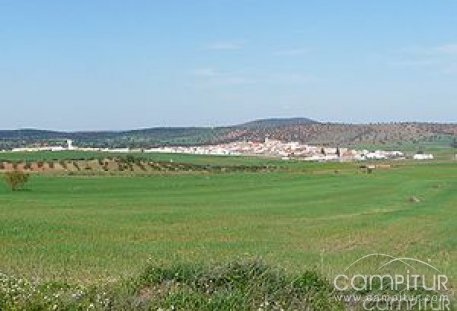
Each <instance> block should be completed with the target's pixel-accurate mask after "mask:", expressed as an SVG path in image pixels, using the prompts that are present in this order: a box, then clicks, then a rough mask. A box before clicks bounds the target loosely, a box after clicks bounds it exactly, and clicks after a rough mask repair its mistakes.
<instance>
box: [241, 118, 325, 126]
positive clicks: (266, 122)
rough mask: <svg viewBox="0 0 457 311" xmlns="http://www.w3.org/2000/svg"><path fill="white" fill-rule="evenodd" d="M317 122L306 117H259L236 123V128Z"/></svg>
mask: <svg viewBox="0 0 457 311" xmlns="http://www.w3.org/2000/svg"><path fill="white" fill-rule="evenodd" d="M318 123H319V122H317V121H314V120H311V119H308V118H271V119H259V120H254V121H250V122H247V123H243V124H240V125H237V126H235V127H237V128H260V129H262V128H274V127H279V126H288V125H303V124H318Z"/></svg>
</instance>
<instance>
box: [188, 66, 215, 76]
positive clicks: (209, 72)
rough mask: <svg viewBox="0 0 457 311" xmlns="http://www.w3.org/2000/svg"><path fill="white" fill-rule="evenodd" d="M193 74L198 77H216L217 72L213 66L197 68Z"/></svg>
mask: <svg viewBox="0 0 457 311" xmlns="http://www.w3.org/2000/svg"><path fill="white" fill-rule="evenodd" d="M192 73H193V75H195V76H197V77H215V76H217V72H216V71H215V70H214V69H212V68H198V69H195V70H194V71H193V72H192Z"/></svg>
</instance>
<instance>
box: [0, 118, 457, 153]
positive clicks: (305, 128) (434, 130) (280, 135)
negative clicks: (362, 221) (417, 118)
mask: <svg viewBox="0 0 457 311" xmlns="http://www.w3.org/2000/svg"><path fill="white" fill-rule="evenodd" d="M456 135H457V124H456V123H453V124H437V123H417V122H408V123H406V122H405V123H377V124H336V123H320V122H317V121H314V120H311V119H307V118H290V119H262V120H256V121H252V122H248V123H244V124H240V125H234V126H228V127H215V128H210V127H179V128H173V127H170V128H164V127H160V128H148V129H139V130H130V131H119V132H115V131H103V132H55V131H43V130H34V129H22V130H12V131H0V149H11V148H14V147H20V146H25V145H46V144H50V145H56V144H62V143H63V142H64V141H65V140H66V139H73V140H74V141H75V144H77V145H78V146H97V147H132V148H148V147H152V146H159V145H201V144H217V143H224V142H230V141H237V140H252V141H263V140H264V139H265V137H267V136H268V137H270V138H272V139H279V140H283V141H300V142H303V143H310V144H319V145H341V146H367V145H388V146H392V145H402V144H419V143H422V142H427V143H434V142H437V143H440V144H450V142H451V141H452V139H453V137H454V136H456Z"/></svg>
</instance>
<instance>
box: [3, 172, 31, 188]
mask: <svg viewBox="0 0 457 311" xmlns="http://www.w3.org/2000/svg"><path fill="white" fill-rule="evenodd" d="M29 177H30V175H29V174H26V173H24V172H22V171H18V170H14V171H11V172H6V173H5V182H6V183H7V184H8V186H9V187H10V188H11V190H12V191H16V190H19V189H21V188H22V187H23V186H24V185H25V184H26V183H27V182H28V181H29Z"/></svg>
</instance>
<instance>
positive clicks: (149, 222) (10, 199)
mask: <svg viewBox="0 0 457 311" xmlns="http://www.w3.org/2000/svg"><path fill="white" fill-rule="evenodd" d="M201 158H202V157H201ZM222 159H223V161H227V160H226V159H225V158H222ZM235 161H240V159H236V160H235ZM256 161H260V160H256ZM288 165H289V166H296V167H301V168H302V169H301V170H297V171H294V170H286V171H282V172H274V173H241V172H240V173H226V174H223V173H222V174H173V175H170V174H151V175H148V176H135V175H129V176H66V175H46V174H33V176H32V178H31V181H30V183H29V184H28V185H27V187H26V189H25V190H23V191H18V192H11V191H9V190H8V189H7V188H6V186H5V187H0V221H1V228H0V245H1V249H2V252H1V253H0V269H1V271H3V272H7V273H14V274H20V275H26V276H28V277H38V278H42V279H60V280H61V279H66V280H78V281H82V282H88V283H90V282H92V281H95V280H99V279H100V278H102V279H103V278H107V277H109V278H118V277H120V276H126V275H127V276H128V275H132V274H134V273H137V272H138V271H140V270H141V269H142V268H143V266H144V263H145V262H146V261H147V260H148V259H150V260H152V261H153V262H157V263H158V264H163V263H173V262H201V263H202V262H226V261H230V260H232V259H234V258H244V257H248V258H252V257H261V258H263V259H264V260H265V261H266V262H268V263H271V264H274V265H280V266H282V267H285V268H286V269H287V270H288V271H291V272H294V271H295V272H296V271H303V270H305V269H312V268H314V269H318V270H319V271H320V272H321V273H322V274H323V275H325V276H328V277H331V276H332V275H334V274H335V273H338V272H339V271H341V270H342V269H344V268H345V267H346V266H347V265H349V264H350V263H351V262H352V261H354V260H355V259H357V258H358V257H361V256H363V255H366V254H369V253H375V252H377V253H386V254H391V255H394V256H407V257H415V258H418V259H422V260H426V261H429V262H430V263H432V264H433V265H435V266H436V267H439V268H440V269H441V270H442V271H443V272H445V273H447V274H448V275H450V276H452V277H453V278H455V277H456V276H457V270H456V267H455V264H454V263H455V262H457V239H456V238H455V237H456V236H457V209H456V203H457V191H456V190H457V178H456V177H457V165H456V164H455V163H452V162H437V163H420V164H412V163H405V164H404V165H397V166H395V167H393V168H391V169H385V170H377V171H376V172H375V173H374V174H364V173H362V172H361V171H359V170H358V169H357V165H356V164H337V163H332V164H307V163H296V162H294V163H289V164H288ZM335 169H338V171H336V172H335ZM413 196H414V197H416V198H418V199H419V200H420V202H411V200H410V198H411V197H413Z"/></svg>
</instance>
